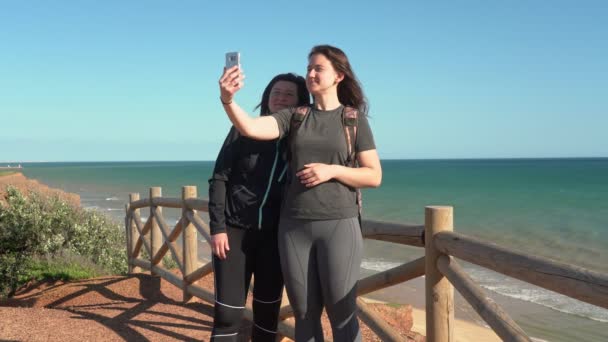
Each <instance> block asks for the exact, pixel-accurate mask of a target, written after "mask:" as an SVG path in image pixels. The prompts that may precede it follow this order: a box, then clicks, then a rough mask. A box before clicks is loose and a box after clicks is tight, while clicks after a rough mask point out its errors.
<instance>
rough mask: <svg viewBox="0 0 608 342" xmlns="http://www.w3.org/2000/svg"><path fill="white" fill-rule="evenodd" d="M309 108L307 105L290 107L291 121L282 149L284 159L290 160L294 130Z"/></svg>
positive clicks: (298, 126) (299, 124) (300, 123)
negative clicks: (285, 142) (286, 142)
mask: <svg viewBox="0 0 608 342" xmlns="http://www.w3.org/2000/svg"><path fill="white" fill-rule="evenodd" d="M310 111H311V109H310V107H309V106H300V107H291V114H292V115H291V121H290V123H289V126H290V127H289V135H288V136H287V141H288V144H287V146H286V147H285V149H284V151H285V154H284V159H285V160H286V161H287V163H289V160H291V146H292V144H293V139H294V137H295V132H296V131H297V130H298V128H300V126H301V125H302V122H303V121H304V118H305V117H306V115H308V113H310Z"/></svg>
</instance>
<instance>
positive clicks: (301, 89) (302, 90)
mask: <svg viewBox="0 0 608 342" xmlns="http://www.w3.org/2000/svg"><path fill="white" fill-rule="evenodd" d="M279 81H287V82H292V83H294V84H295V85H296V87H297V88H298V104H297V106H298V107H299V106H308V105H310V94H309V93H308V89H307V88H306V80H305V79H304V77H302V76H298V75H296V74H293V73H287V74H279V75H276V76H275V77H274V78H273V79H272V80H270V82H269V83H268V85H267V86H266V89H264V92H263V93H262V102H260V103H259V104H258V105H257V106H255V108H254V109H253V110H254V111H255V110H257V109H258V108H261V110H260V115H268V114H270V108H269V107H268V102H270V91H271V90H272V87H273V86H274V84H275V83H277V82H279Z"/></svg>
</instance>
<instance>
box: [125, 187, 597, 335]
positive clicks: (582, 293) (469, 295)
mask: <svg viewBox="0 0 608 342" xmlns="http://www.w3.org/2000/svg"><path fill="white" fill-rule="evenodd" d="M207 206H208V202H207V201H205V200H201V199H198V198H197V190H196V187H194V186H185V187H183V189H182V198H166V197H162V196H161V189H160V188H158V187H154V188H150V196H149V198H144V199H140V198H139V194H131V195H130V198H129V204H127V206H126V217H125V225H126V231H127V254H128V259H129V272H130V273H137V272H141V270H142V269H145V270H148V271H150V272H151V274H152V275H157V276H160V277H162V278H163V279H165V280H167V281H168V282H170V283H172V284H173V285H175V286H177V287H179V288H181V289H183V300H184V301H188V300H190V299H191V298H192V296H195V297H198V298H200V299H202V300H204V301H207V302H209V303H211V304H215V303H214V294H213V293H212V292H210V291H208V290H207V289H205V288H202V287H201V286H198V285H196V284H195V282H196V281H197V280H199V279H201V278H202V277H204V276H206V275H208V274H210V273H211V272H213V267H212V264H211V262H201V261H200V260H198V257H197V255H198V253H197V248H198V245H197V233H198V234H201V236H203V237H204V238H205V239H206V240H207V241H208V242H210V239H211V237H210V234H209V227H208V225H207V224H206V223H205V222H204V221H203V219H201V217H200V216H199V215H198V213H197V211H208V207H207ZM163 207H168V208H178V209H181V210H182V214H181V218H180V219H179V221H178V222H177V224H176V225H175V227H173V229H170V228H169V227H168V226H167V223H166V222H165V219H164V217H163V214H162V208H163ZM142 208H149V210H150V215H149V217H148V219H147V221H146V222H145V223H142V222H141V216H140V213H139V211H140V209H142ZM362 233H363V236H364V238H367V239H375V240H381V241H388V242H392V243H398V244H403V245H410V246H416V247H424V248H425V256H424V257H421V258H419V259H416V260H414V261H411V262H408V263H404V264H402V265H400V266H397V267H394V268H392V269H389V270H386V271H384V272H380V273H377V274H374V275H371V276H369V277H367V278H364V279H361V280H359V282H358V284H357V294H358V296H362V295H365V294H368V293H371V292H374V291H377V290H381V289H384V288H386V287H389V286H393V285H396V284H399V283H402V282H405V281H408V280H411V279H414V278H417V277H420V276H422V275H426V276H425V296H426V334H427V341H429V342H444V341H446V342H447V341H453V340H454V338H453V337H454V331H453V327H454V322H453V321H454V300H453V297H454V290H453V288H454V287H456V289H457V290H458V291H459V292H460V293H461V294H462V296H463V297H464V298H465V299H466V300H467V301H468V302H469V303H470V304H471V306H472V307H473V308H474V309H475V310H476V311H477V313H478V314H479V315H480V316H481V317H482V318H483V319H484V320H485V321H486V322H487V323H488V325H489V326H490V327H491V328H492V329H493V330H494V331H495V332H496V334H497V335H498V336H499V337H501V338H502V339H503V340H507V341H530V338H529V337H528V336H527V335H526V334H525V332H524V331H523V330H522V329H521V328H520V327H519V326H518V325H517V324H516V323H515V322H514V321H513V320H512V319H511V318H510V317H509V316H508V315H507V314H506V313H505V312H503V311H502V309H501V308H500V307H499V306H498V305H496V304H495V303H494V302H493V301H492V300H491V299H489V297H488V296H487V295H486V294H485V292H484V290H483V289H482V288H481V287H480V286H479V285H477V284H476V283H475V282H474V281H472V280H471V279H470V278H469V277H468V275H467V274H466V273H465V272H464V271H463V270H462V268H461V267H460V266H459V264H458V262H457V261H456V260H455V259H454V257H457V258H459V259H462V260H465V261H468V262H471V263H474V264H477V265H480V266H483V267H486V268H488V269H491V270H494V271H496V272H500V273H503V274H505V275H507V276H511V277H514V278H517V279H520V280H523V281H526V282H529V283H531V284H535V285H537V286H540V287H543V288H545V289H548V290H552V291H555V292H559V293H561V294H564V295H566V296H569V297H572V298H575V299H578V300H581V301H584V302H587V303H591V304H594V305H597V306H600V307H603V308H608V276H607V275H605V274H600V273H597V272H593V271H589V270H586V269H583V268H580V267H576V266H572V265H568V264H563V263H558V262H556V261H553V260H550V259H546V258H539V257H535V256H530V255H527V254H524V253H520V252H515V251H512V250H509V249H506V248H502V247H500V246H497V245H495V244H491V243H487V242H483V241H480V240H477V239H473V238H471V237H468V236H465V235H461V234H456V233H454V232H453V210H452V207H435V206H429V207H426V208H425V224H424V225H405V224H396V223H387V222H380V221H371V220H364V221H363V224H362ZM180 235H181V236H182V243H181V244H179V243H177V239H178V238H179V237H180ZM425 237H426V238H425ZM142 247H143V248H145V250H146V251H147V254H148V255H149V256H150V257H149V260H143V259H141V258H140V253H141V250H142ZM169 251H170V252H171V255H172V257H173V259H174V260H175V261H176V263H177V265H178V267H179V270H180V273H181V276H178V275H176V274H174V273H173V272H171V271H170V270H168V269H166V268H165V267H163V265H162V259H163V257H164V256H165V255H166V253H167V252H169ZM357 307H358V309H359V318H361V319H362V320H363V321H364V322H365V323H366V324H367V325H368V326H369V327H370V328H371V329H372V330H373V331H374V332H375V333H376V334H377V335H378V336H379V337H380V338H381V339H382V340H383V341H402V340H403V337H401V336H400V335H399V334H398V333H397V332H396V331H395V330H394V329H393V328H392V327H390V326H389V325H388V324H386V322H385V321H383V320H382V319H381V317H380V316H379V315H378V314H376V313H375V311H373V310H371V309H370V308H369V307H368V305H367V304H366V303H365V302H364V301H362V300H361V299H359V298H358V299H357ZM292 316H293V310H292V309H291V306H289V304H286V305H284V306H283V307H282V308H281V310H280V313H279V318H280V322H279V326H278V333H279V334H280V335H282V336H285V337H288V338H291V339H293V338H294V335H295V329H294V326H293V324H292V323H291V322H288V321H286V319H288V318H290V317H292ZM245 318H246V319H248V320H250V321H251V320H252V319H253V313H252V311H251V307H247V308H246V309H245Z"/></svg>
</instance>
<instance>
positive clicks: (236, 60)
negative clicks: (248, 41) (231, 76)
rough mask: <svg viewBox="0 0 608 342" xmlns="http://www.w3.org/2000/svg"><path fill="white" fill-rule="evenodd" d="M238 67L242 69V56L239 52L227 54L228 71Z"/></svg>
mask: <svg viewBox="0 0 608 342" xmlns="http://www.w3.org/2000/svg"><path fill="white" fill-rule="evenodd" d="M235 65H238V67H239V68H240V67H241V54H240V53H239V52H227V53H226V69H230V68H231V67H233V66H235Z"/></svg>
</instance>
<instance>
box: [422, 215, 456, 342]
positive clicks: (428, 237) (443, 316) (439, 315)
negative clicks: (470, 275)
mask: <svg viewBox="0 0 608 342" xmlns="http://www.w3.org/2000/svg"><path fill="white" fill-rule="evenodd" d="M424 214H425V215H424V218H425V225H424V228H425V230H424V239H425V292H426V297H425V298H426V338H427V341H428V342H451V341H454V287H453V286H452V284H450V281H449V280H448V279H447V278H446V277H445V276H444V275H443V274H441V272H439V269H438V268H437V258H438V257H439V256H440V255H442V254H441V252H439V251H438V250H437V248H435V245H434V241H433V236H434V235H435V234H436V233H438V232H441V231H446V230H447V231H452V230H454V218H453V208H452V207H448V206H429V207H426V208H425V212H424Z"/></svg>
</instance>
